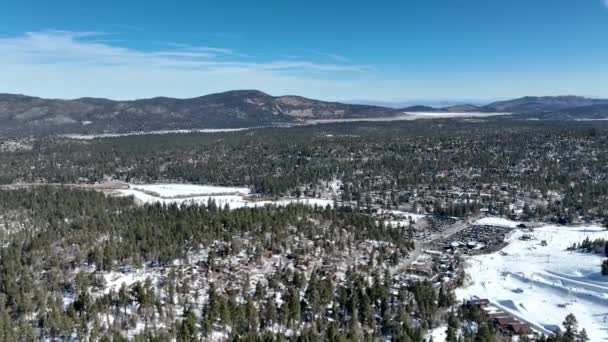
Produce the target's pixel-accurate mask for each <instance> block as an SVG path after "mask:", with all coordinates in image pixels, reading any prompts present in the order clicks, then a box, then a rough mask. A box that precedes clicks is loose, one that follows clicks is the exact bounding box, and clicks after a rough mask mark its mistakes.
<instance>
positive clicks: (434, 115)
mask: <svg viewBox="0 0 608 342" xmlns="http://www.w3.org/2000/svg"><path fill="white" fill-rule="evenodd" d="M405 114H407V115H408V116H409V120H418V119H451V118H487V117H490V116H500V115H510V114H511V113H477V112H462V113H458V112H444V113H442V112H439V113H438V112H429V113H426V112H411V113H409V112H408V113H405Z"/></svg>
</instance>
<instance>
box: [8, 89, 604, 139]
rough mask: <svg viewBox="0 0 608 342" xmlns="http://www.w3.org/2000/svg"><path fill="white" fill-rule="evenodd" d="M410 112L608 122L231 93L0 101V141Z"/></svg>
mask: <svg viewBox="0 0 608 342" xmlns="http://www.w3.org/2000/svg"><path fill="white" fill-rule="evenodd" d="M411 112H432V113H455V112H458V113H461V112H482V113H484V112H485V113H491V112H506V113H511V114H512V116H513V117H525V118H538V119H553V120H572V119H604V118H607V117H608V100H602V99H590V98H584V97H578V96H546V97H531V96H528V97H522V98H519V99H514V100H508V101H498V102H493V103H490V104H487V105H485V106H475V105H467V104H463V105H455V106H449V107H442V108H434V107H428V106H412V107H406V108H388V107H381V106H373V105H361V104H346V103H339V102H325V101H319V100H313V99H308V98H305V97H301V96H271V95H268V94H266V93H263V92H261V91H257V90H235V91H228V92H223V93H217V94H210V95H205V96H201V97H196V98H189V99H176V98H168V97H155V98H150V99H141V100H132V101H114V100H109V99H103V98H80V99H75V100H60V99H44V98H39V97H31V96H25V95H13V94H0V136H1V135H4V134H11V135H13V134H53V133H81V134H85V133H108V132H110V133H125V132H132V131H152V130H173V129H196V128H236V127H256V126H271V125H288V124H296V123H301V122H306V121H309V120H325V119H327V120H339V119H359V118H383V117H395V116H400V115H407V114H406V113H411Z"/></svg>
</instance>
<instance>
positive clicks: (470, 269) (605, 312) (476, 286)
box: [456, 226, 608, 341]
mask: <svg viewBox="0 0 608 342" xmlns="http://www.w3.org/2000/svg"><path fill="white" fill-rule="evenodd" d="M524 234H526V235H530V236H532V239H531V240H527V241H524V240H521V239H520V237H522V236H523V235H524ZM586 237H589V238H590V239H592V240H593V239H597V238H608V231H605V230H603V229H602V228H600V227H561V226H543V227H540V228H537V229H535V230H534V231H533V232H532V233H529V232H524V231H522V230H519V229H516V230H514V233H513V234H512V235H511V237H510V238H509V245H508V246H506V247H505V248H503V249H502V251H500V252H496V253H492V254H486V255H478V256H473V257H471V258H469V259H467V261H466V271H467V276H468V278H469V279H470V281H469V282H468V283H467V284H465V286H464V287H463V288H459V289H457V290H456V295H457V297H458V298H459V299H461V300H464V299H468V298H470V297H472V296H477V297H480V298H487V299H489V300H490V301H491V302H492V304H493V305H495V306H497V307H499V308H501V309H503V310H505V311H508V312H510V313H512V314H513V315H514V316H516V317H519V318H521V319H524V320H527V321H529V322H530V323H531V324H532V325H534V326H538V327H541V330H544V332H545V333H548V332H550V331H552V329H553V328H554V327H555V326H561V323H562V322H563V320H564V318H565V317H566V315H568V314H569V313H573V314H574V315H575V316H576V318H577V319H578V322H579V328H585V329H586V330H587V332H588V333H589V337H590V338H591V341H603V340H608V276H607V277H603V276H602V275H601V273H600V264H601V262H602V260H603V256H602V255H598V254H589V253H583V252H579V251H566V248H567V247H569V246H571V245H572V244H573V243H575V242H580V241H582V240H583V239H585V238H586ZM543 241H545V242H546V245H544V244H545V243H542V242H543ZM541 243H542V244H541Z"/></svg>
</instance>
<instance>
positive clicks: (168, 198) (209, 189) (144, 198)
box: [117, 184, 334, 209]
mask: <svg viewBox="0 0 608 342" xmlns="http://www.w3.org/2000/svg"><path fill="white" fill-rule="evenodd" d="M117 192H118V193H119V194H121V195H124V196H133V197H134V198H135V199H136V200H137V201H139V202H141V203H144V204H154V203H162V204H166V205H170V204H178V205H180V204H190V205H207V204H209V202H210V201H214V202H215V204H216V205H217V206H218V207H224V206H225V205H228V207H229V208H230V209H237V208H253V207H263V206H265V205H278V206H287V205H289V204H292V203H300V204H304V205H310V206H314V205H317V206H322V207H326V206H328V205H329V206H333V204H334V201H333V200H330V199H322V198H300V199H296V198H287V199H281V200H276V201H271V200H265V201H255V200H251V199H248V198H246V197H247V196H246V195H248V194H249V189H248V188H245V187H218V186H206V185H187V184H156V185H133V184H130V185H129V189H120V190H117Z"/></svg>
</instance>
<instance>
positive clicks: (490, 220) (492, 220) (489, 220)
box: [474, 217, 521, 228]
mask: <svg viewBox="0 0 608 342" xmlns="http://www.w3.org/2000/svg"><path fill="white" fill-rule="evenodd" d="M474 223H475V224H477V225H480V226H495V227H505V228H515V227H517V225H519V224H520V223H521V222H517V221H511V220H509V219H506V218H502V217H484V218H481V219H479V220H477V221H475V222H474Z"/></svg>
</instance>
